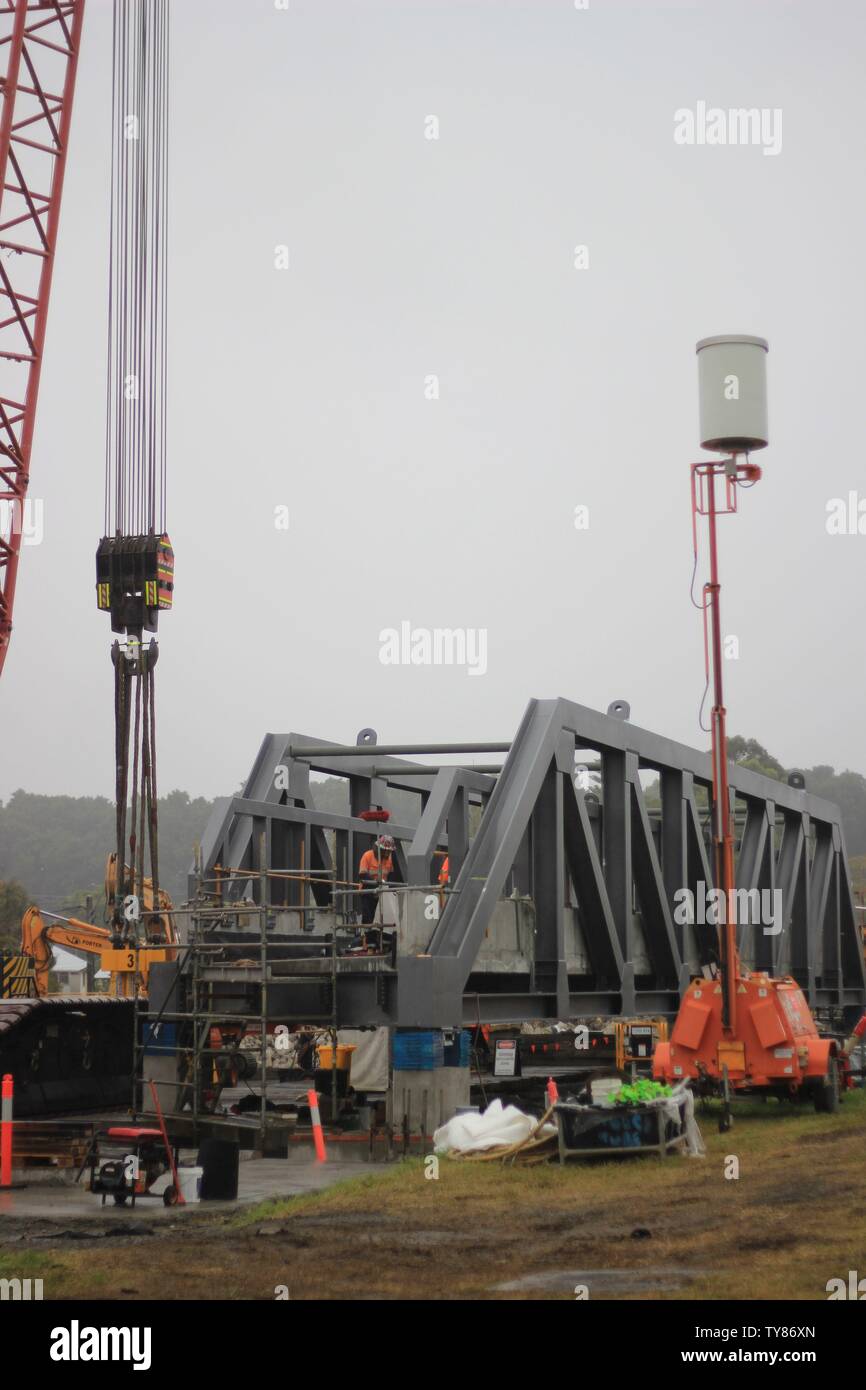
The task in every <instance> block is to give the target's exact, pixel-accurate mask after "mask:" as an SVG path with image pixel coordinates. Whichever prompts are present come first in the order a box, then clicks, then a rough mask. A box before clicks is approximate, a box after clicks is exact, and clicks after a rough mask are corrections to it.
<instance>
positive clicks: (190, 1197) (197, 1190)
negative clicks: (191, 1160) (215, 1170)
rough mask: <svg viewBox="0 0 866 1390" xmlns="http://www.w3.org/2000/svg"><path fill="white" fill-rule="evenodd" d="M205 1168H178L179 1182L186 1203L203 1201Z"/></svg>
mask: <svg viewBox="0 0 866 1390" xmlns="http://www.w3.org/2000/svg"><path fill="white" fill-rule="evenodd" d="M203 1172H204V1169H203V1168H178V1170H177V1180H178V1182H179V1183H180V1191H181V1195H182V1197H183V1200H184V1201H185V1202H200V1201H201V1179H202V1173H203Z"/></svg>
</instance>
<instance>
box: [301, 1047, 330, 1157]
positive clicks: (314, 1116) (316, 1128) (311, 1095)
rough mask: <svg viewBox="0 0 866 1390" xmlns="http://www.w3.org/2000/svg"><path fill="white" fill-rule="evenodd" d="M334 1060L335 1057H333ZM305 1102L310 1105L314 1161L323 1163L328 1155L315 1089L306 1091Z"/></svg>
mask: <svg viewBox="0 0 866 1390" xmlns="http://www.w3.org/2000/svg"><path fill="white" fill-rule="evenodd" d="M333 1060H334V1062H336V1060H337V1059H336V1057H335V1058H334V1059H333ZM307 1103H308V1105H309V1107H310V1122H311V1124H312V1126H313V1142H314V1144H315V1146H316V1162H317V1163H324V1162H325V1160H326V1158H327V1157H328V1155H327V1154H326V1152H325V1136H324V1133H323V1132H322V1121H321V1118H320V1116H319V1094H318V1092H317V1091H308V1092H307Z"/></svg>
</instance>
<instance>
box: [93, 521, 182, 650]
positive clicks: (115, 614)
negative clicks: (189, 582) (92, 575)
mask: <svg viewBox="0 0 866 1390" xmlns="http://www.w3.org/2000/svg"><path fill="white" fill-rule="evenodd" d="M173 597H174V551H173V550H172V548H171V541H170V540H169V538H168V536H165V535H163V536H157V535H155V534H148V535H146V536H104V537H103V539H102V540H101V541H100V542H99V548H98V550H97V552H96V606H97V608H100V609H102V610H103V611H104V612H107V613H110V614H111V630H112V632H128V631H132V632H142V631H144V632H156V626H157V620H158V618H159V613H160V610H161V609H166V608H171V605H172V599H173Z"/></svg>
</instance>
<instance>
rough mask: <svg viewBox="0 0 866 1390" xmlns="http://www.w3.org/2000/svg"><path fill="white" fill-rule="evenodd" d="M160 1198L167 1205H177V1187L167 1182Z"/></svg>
mask: <svg viewBox="0 0 866 1390" xmlns="http://www.w3.org/2000/svg"><path fill="white" fill-rule="evenodd" d="M162 1200H163V1202H164V1203H165V1205H166V1206H167V1207H176V1206H177V1188H176V1187H174V1186H172V1184H171V1183H169V1185H168V1187H167V1188H166V1189H165V1191H164V1192H163V1194H162Z"/></svg>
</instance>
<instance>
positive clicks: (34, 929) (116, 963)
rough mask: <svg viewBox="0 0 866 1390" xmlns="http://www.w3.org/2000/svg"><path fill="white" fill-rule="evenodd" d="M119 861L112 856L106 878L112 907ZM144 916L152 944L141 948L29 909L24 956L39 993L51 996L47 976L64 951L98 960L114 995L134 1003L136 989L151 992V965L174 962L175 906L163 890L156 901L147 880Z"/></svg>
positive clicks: (111, 934)
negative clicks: (60, 950) (56, 954)
mask: <svg viewBox="0 0 866 1390" xmlns="http://www.w3.org/2000/svg"><path fill="white" fill-rule="evenodd" d="M116 879H117V856H116V855H114V854H112V855H110V856H109V859H108V864H107V866H106V873H105V892H106V899H107V900H108V901H111V899H112V898H113V897H114V894H115V891H116ZM132 882H133V875H132V871H131V870H130V869H129V868H128V867H127V868H126V872H125V882H124V885H123V886H124V888H125V890H126V891H127V892H129V891H130V889H131V887H132ZM140 899H141V902H140V907H141V911H142V915H143V916H144V918H145V920H146V921H147V922H148V927H149V931H148V941H147V943H146V944H145V943H142V942H140V941H139V940H138V939H137V938H135V937H133V936H131V937H130V938H129V939H127V940H121V939H120V938H119V937H118V936H117V935H116V934H115V933H114V932H112V931H110V930H109V928H108V927H98V926H95V925H94V923H92V922H79V921H77V920H76V919H75V918H74V917H57V916H55V915H54V914H53V913H50V914H46V916H47V917H48V918H49V920H46V918H45V917H43V915H42V913H41V912H40V910H39V908H38V907H29V908H28V909H27V911H26V912H25V914H24V917H23V919H22V922H21V954H22V956H27V957H29V959H30V960H32V962H33V973H34V978H35V982H36V992H37V994H38V995H39V996H40V997H42V996H44V995H47V993H48V974H49V971H50V970H51V965H52V961H53V952H52V947H53V946H65V947H66V948H67V949H68V950H70V951H84V952H86V953H87V954H88V955H96V956H99V957H100V960H101V964H102V966H103V968H104V969H107V970H110V971H111V977H112V993H114V994H118V995H120V996H121V997H124V998H127V999H131V998H133V996H134V994H135V992H136V989H138V988H139V987H140V988H143V989H145V990H146V989H147V977H148V972H149V968H150V966H151V965H153V964H155V963H156V962H158V961H166V960H174V959H175V955H176V951H175V949H174V948H175V947H176V946H177V942H178V938H177V931H176V928H175V925H174V917H173V916H172V902H171V898H170V897H169V896H168V894H167V893H165V892H163V890H162V889H160V891H159V894H158V895H154V892H153V884H152V883H151V881H150V879H149V878H145V880H144V884H143V885H142V887H141V892H140Z"/></svg>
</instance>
